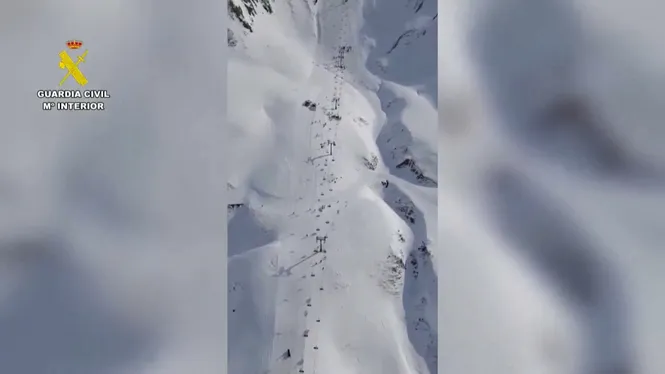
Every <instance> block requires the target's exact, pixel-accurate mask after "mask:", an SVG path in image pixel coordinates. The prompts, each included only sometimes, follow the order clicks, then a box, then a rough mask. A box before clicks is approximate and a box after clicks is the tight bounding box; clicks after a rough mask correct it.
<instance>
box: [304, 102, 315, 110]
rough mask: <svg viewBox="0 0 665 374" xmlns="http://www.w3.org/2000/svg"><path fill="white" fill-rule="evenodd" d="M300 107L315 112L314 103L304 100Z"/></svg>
mask: <svg viewBox="0 0 665 374" xmlns="http://www.w3.org/2000/svg"><path fill="white" fill-rule="evenodd" d="M302 106H304V107H305V108H307V109H309V110H311V111H315V110H316V103H314V102H312V101H311V100H305V102H304V103H302Z"/></svg>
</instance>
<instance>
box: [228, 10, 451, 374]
mask: <svg viewBox="0 0 665 374" xmlns="http://www.w3.org/2000/svg"><path fill="white" fill-rule="evenodd" d="M229 14H230V18H231V20H232V22H231V23H230V24H231V26H230V29H229V37H228V40H229V47H230V48H229V49H230V53H231V58H230V60H229V68H228V76H229V85H228V95H229V102H228V104H229V105H228V109H229V116H228V118H229V127H230V130H229V131H230V139H229V141H228V144H229V146H230V147H229V150H228V153H227V154H228V157H229V161H231V162H230V163H231V165H232V167H231V169H232V170H231V177H230V179H229V193H230V198H231V203H232V204H231V205H230V206H229V262H228V269H229V279H228V281H229V296H228V298H229V299H228V300H229V336H228V339H229V373H231V374H263V373H272V374H290V373H318V374H325V373H331V374H333V373H334V374H342V373H382V374H383V373H385V374H403V373H423V374H425V373H436V371H437V353H436V352H437V331H438V330H437V318H436V311H437V272H436V269H435V268H434V266H433V259H434V258H435V257H436V256H437V254H436V252H435V251H434V249H435V248H436V236H435V227H436V199H437V197H436V186H437V174H436V172H437V155H436V146H437V144H436V123H437V111H436V106H435V104H434V103H435V101H436V90H435V84H436V83H435V80H434V77H435V76H436V55H435V52H434V51H435V50H436V3H435V2H434V1H431V0H429V1H425V2H422V1H421V2H415V3H414V2H413V1H407V0H404V1H383V2H380V1H377V2H363V1H347V0H337V1H318V2H317V1H315V0H276V1H272V0H264V1H260V2H259V1H251V0H247V1H234V2H230V3H229Z"/></svg>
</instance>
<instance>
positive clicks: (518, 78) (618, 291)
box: [439, 0, 665, 374]
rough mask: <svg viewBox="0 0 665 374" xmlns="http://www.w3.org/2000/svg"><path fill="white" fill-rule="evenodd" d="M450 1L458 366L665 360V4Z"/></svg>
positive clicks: (636, 372)
mask: <svg viewBox="0 0 665 374" xmlns="http://www.w3.org/2000/svg"><path fill="white" fill-rule="evenodd" d="M440 3H441V5H442V6H441V8H440V13H441V17H442V19H441V26H442V27H441V30H440V31H441V33H440V51H439V52H440V53H441V55H440V59H439V61H440V65H439V66H440V76H441V78H442V79H441V81H440V82H439V87H440V95H439V97H440V98H441V105H440V110H441V112H440V113H441V118H442V127H443V129H444V131H443V134H444V136H443V137H442V139H441V146H440V148H439V150H440V152H441V164H440V167H441V169H440V173H439V175H440V177H441V178H442V181H443V180H445V183H443V182H442V183H441V188H440V190H439V193H440V197H439V200H440V204H441V206H442V207H446V208H445V209H441V210H440V214H441V215H440V217H439V222H440V224H441V228H442V231H441V232H440V234H439V235H440V237H439V240H440V241H441V242H445V243H446V245H445V246H442V252H441V253H440V258H443V259H444V260H442V262H441V263H442V265H441V266H440V267H439V269H440V274H441V280H440V284H441V285H442V286H441V287H442V295H445V298H442V299H441V300H440V310H441V313H442V315H443V321H445V322H442V323H445V324H446V326H450V328H448V329H446V333H445V334H442V336H441V339H440V342H441V345H442V346H441V351H442V352H444V354H445V356H444V357H441V360H440V362H441V364H440V367H441V369H442V372H445V373H465V374H485V373H494V374H534V373H552V374H589V373H594V374H596V373H597V374H600V373H602V374H609V373H621V374H659V373H663V372H665V360H664V359H663V357H664V356H663V355H662V347H663V344H665V334H664V332H665V329H664V328H663V322H662V316H663V313H664V311H665V303H664V300H665V299H664V298H663V290H662V285H663V284H664V282H665V256H664V252H663V250H662V249H663V248H662V247H663V243H664V242H665V236H664V234H665V214H664V212H665V209H664V208H665V184H664V183H663V176H664V174H663V166H665V157H663V156H665V154H664V153H663V147H662V139H663V137H662V134H663V131H664V129H665V127H663V126H662V123H663V118H664V117H665V105H663V104H664V101H663V98H665V81H664V80H663V76H664V75H663V66H665V65H664V64H663V62H665V58H664V57H665V54H664V53H663V48H662V39H660V42H658V43H657V42H656V39H657V38H658V35H661V34H662V23H661V22H659V21H656V18H657V17H656V16H653V14H654V13H657V14H662V5H661V6H658V5H657V4H655V3H656V2H651V1H650V0H639V1H635V2H630V3H627V2H620V1H603V2H597V1H593V0H572V1H547V0H542V1H541V0H498V1H494V0H470V1H469V0H446V1H441V2H440ZM659 8H660V9H659ZM659 10H660V12H659ZM443 56H445V60H444V57H443ZM444 61H445V62H444Z"/></svg>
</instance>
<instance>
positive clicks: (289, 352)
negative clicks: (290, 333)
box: [282, 348, 291, 360]
mask: <svg viewBox="0 0 665 374" xmlns="http://www.w3.org/2000/svg"><path fill="white" fill-rule="evenodd" d="M287 358H291V349H290V348H289V349H287V350H286V352H284V354H283V355H282V360H286V359H287Z"/></svg>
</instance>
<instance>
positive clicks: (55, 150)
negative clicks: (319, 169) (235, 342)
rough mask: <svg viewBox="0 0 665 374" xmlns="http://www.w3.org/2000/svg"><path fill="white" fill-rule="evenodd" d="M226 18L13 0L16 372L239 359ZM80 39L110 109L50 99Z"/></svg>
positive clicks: (9, 329)
mask: <svg viewBox="0 0 665 374" xmlns="http://www.w3.org/2000/svg"><path fill="white" fill-rule="evenodd" d="M225 20H226V7H225V4H223V3H222V2H215V3H213V2H205V1H195V2H186V3H181V2H177V1H170V0H167V1H151V0H140V1H127V0H120V1H111V2H89V1H81V0H61V1H52V0H27V1H10V0H0V47H1V48H2V56H3V58H2V60H1V61H0V67H1V69H0V70H1V71H2V77H1V78H0V82H1V85H0V89H1V94H0V109H1V111H0V112H1V113H2V118H1V119H0V372H1V373H7V374H42V373H43V374H47V373H48V374H56V373H63V374H64V373H67V374H93V373H128V374H129V373H132V374H133V373H155V374H162V373H164V374H170V373H173V374H181V373H201V374H206V373H223V372H225V366H226V352H227V350H226V346H225V344H226V339H225V337H226V319H225V318H223V316H224V313H225V310H226V305H225V300H226V299H225V298H226V272H225V269H224V267H225V263H226V212H227V210H226V201H225V197H224V191H225V190H226V178H225V176H224V174H223V173H224V168H223V165H224V164H223V152H224V136H223V127H224V118H225V104H226V97H225V94H226V90H225V87H226V86H225V85H226V82H225V75H226V65H225V64H226V59H225V57H224V53H225V45H226V26H225ZM70 39H78V40H81V41H83V43H84V45H83V48H82V49H81V51H82V50H83V49H87V50H88V55H87V58H86V61H85V62H84V63H81V64H80V68H81V71H82V72H83V73H84V75H85V76H86V77H87V78H88V80H89V84H88V85H87V86H86V87H85V88H86V89H105V90H108V91H109V93H110V95H111V98H110V99H107V100H106V102H105V104H106V108H107V109H106V110H105V111H103V112H82V111H81V112H58V111H55V110H53V111H43V110H42V109H41V105H42V104H41V101H42V100H40V99H38V98H37V96H36V94H37V90H40V89H56V88H58V83H59V82H60V80H61V79H62V77H63V76H64V74H65V72H64V71H63V70H60V69H59V67H58V62H59V60H60V59H59V57H58V54H59V52H60V51H62V50H66V46H65V42H66V41H67V40H70ZM70 53H73V54H72V55H73V56H75V55H77V54H78V53H74V52H73V51H70ZM62 88H66V89H76V88H78V87H77V86H76V85H75V83H74V82H73V81H72V80H71V79H70V80H69V82H66V84H65V85H64V86H63V87H62ZM220 316H222V317H220Z"/></svg>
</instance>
